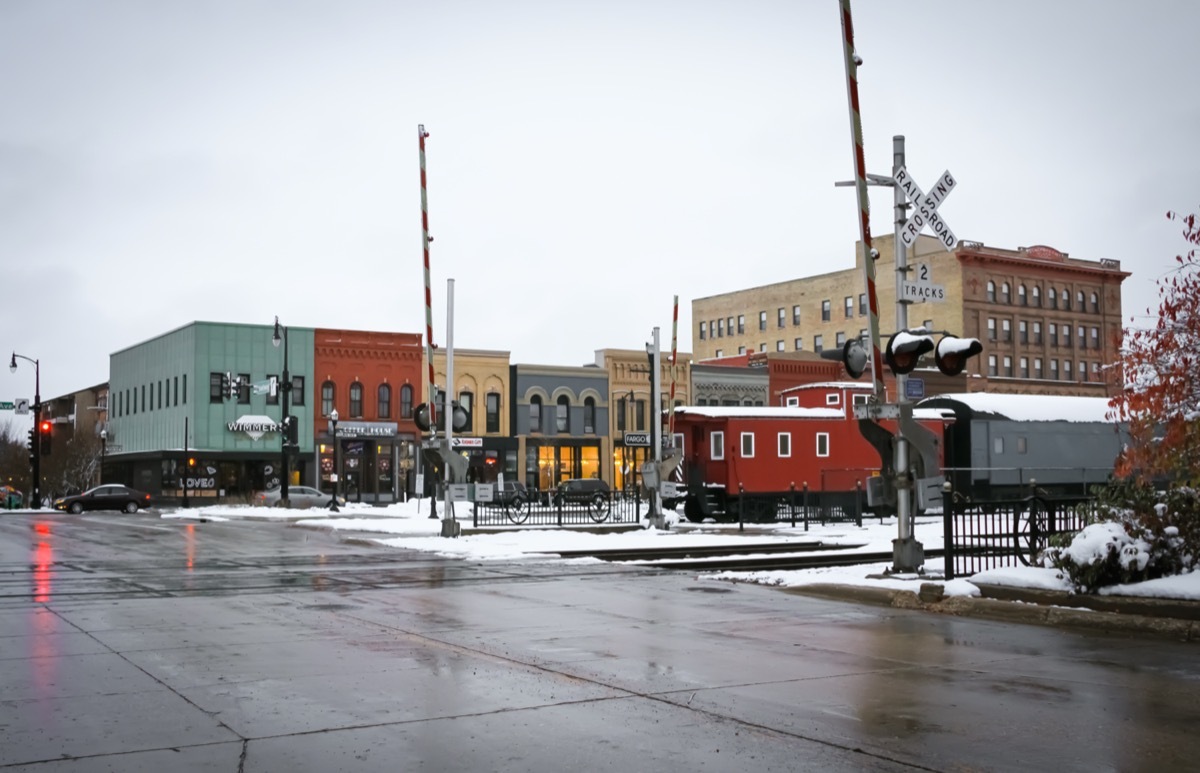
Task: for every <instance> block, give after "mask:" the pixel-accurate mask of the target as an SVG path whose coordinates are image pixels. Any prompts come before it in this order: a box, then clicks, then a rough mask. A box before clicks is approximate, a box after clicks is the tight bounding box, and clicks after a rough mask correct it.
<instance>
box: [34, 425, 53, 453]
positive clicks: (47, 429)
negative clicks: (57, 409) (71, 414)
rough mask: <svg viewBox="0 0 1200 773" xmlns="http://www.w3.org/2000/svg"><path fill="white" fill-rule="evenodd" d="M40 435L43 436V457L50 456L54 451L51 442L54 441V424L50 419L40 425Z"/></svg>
mask: <svg viewBox="0 0 1200 773" xmlns="http://www.w3.org/2000/svg"><path fill="white" fill-rule="evenodd" d="M38 430H39V434H40V435H41V438H42V439H41V444H42V456H49V455H50V452H51V451H52V450H53V448H52V447H51V443H50V441H51V440H53V439H54V423H53V422H51V421H50V420H48V419H43V420H42V423H41V424H40V425H38Z"/></svg>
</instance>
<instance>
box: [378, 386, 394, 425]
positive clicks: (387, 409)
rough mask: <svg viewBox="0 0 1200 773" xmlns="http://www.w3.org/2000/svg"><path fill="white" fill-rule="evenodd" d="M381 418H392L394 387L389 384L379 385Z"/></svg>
mask: <svg viewBox="0 0 1200 773" xmlns="http://www.w3.org/2000/svg"><path fill="white" fill-rule="evenodd" d="M378 399H379V418H381V419H390V418H392V388H391V387H390V386H388V385H387V384H380V385H379V398H378Z"/></svg>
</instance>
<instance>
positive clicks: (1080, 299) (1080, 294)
mask: <svg viewBox="0 0 1200 773" xmlns="http://www.w3.org/2000/svg"><path fill="white" fill-rule="evenodd" d="M1075 305H1076V306H1078V307H1079V310H1080V311H1087V306H1084V305H1083V290H1079V291H1078V292H1076V293H1075Z"/></svg>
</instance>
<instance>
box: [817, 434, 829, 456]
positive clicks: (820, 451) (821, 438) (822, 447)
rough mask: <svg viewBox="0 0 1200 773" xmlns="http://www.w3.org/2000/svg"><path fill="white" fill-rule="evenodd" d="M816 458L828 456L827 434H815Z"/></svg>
mask: <svg viewBox="0 0 1200 773" xmlns="http://www.w3.org/2000/svg"><path fill="white" fill-rule="evenodd" d="M817 456H829V433H828V432H818V433H817Z"/></svg>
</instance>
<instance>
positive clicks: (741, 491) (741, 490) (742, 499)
mask: <svg viewBox="0 0 1200 773" xmlns="http://www.w3.org/2000/svg"><path fill="white" fill-rule="evenodd" d="M745 509H746V487H745V486H743V485H742V484H741V483H739V484H738V531H745V530H746V524H745V523H743V522H742V511H743V510H745Z"/></svg>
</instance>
